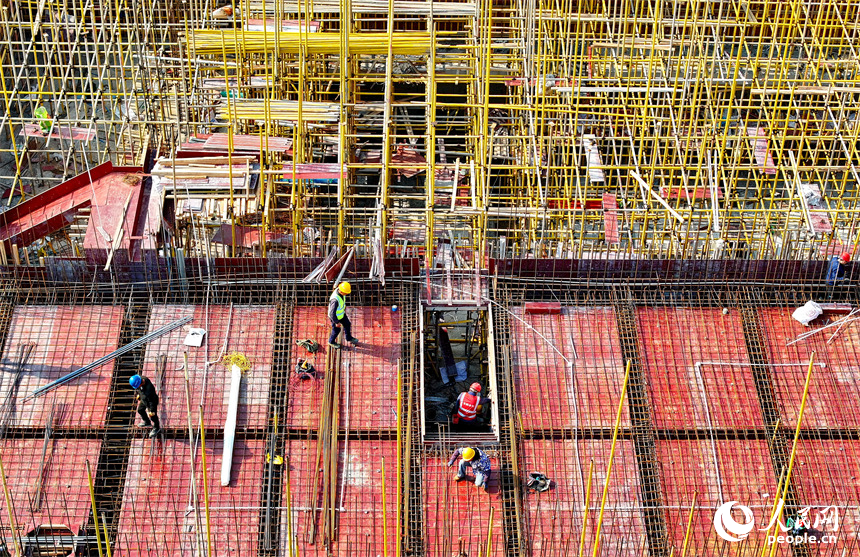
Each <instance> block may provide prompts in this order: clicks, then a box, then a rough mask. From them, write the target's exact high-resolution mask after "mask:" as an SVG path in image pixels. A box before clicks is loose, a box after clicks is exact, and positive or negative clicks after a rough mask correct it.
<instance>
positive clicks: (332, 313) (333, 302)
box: [328, 282, 358, 348]
mask: <svg viewBox="0 0 860 557" xmlns="http://www.w3.org/2000/svg"><path fill="white" fill-rule="evenodd" d="M350 292H352V286H350V284H349V283H348V282H342V283H340V284H339V285H338V287H337V288H335V289H334V292H332V293H331V297H330V298H329V299H328V319H329V321H331V334H330V335H329V337H328V345H329V346H331V347H333V348H340V345H339V344H338V343H337V336H338V335H339V334H340V329H341V327H343V332H344V338H346V341H347V342H351V343H352V344H356V345H357V344H358V339H357V338H355V337H354V336H352V323H350V322H349V317H347V316H346V298H345V296H347V295H349V293H350Z"/></svg>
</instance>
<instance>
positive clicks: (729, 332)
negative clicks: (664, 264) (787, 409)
mask: <svg viewBox="0 0 860 557" xmlns="http://www.w3.org/2000/svg"><path fill="white" fill-rule="evenodd" d="M636 322H637V328H638V333H639V345H640V348H641V352H642V356H643V365H644V368H645V377H646V382H647V387H648V394H649V396H650V400H651V407H652V416H653V419H654V425H655V426H656V427H658V428H673V429H695V428H755V427H761V426H762V424H763V421H762V416H761V407H760V406H759V402H758V397H757V395H756V389H755V381H754V379H753V373H752V367H751V366H750V365H749V356H748V354H747V350H746V341H745V339H744V332H743V325H742V322H741V316H740V314H739V313H738V312H737V311H735V310H732V311H730V312H729V313H728V314H723V312H722V309H721V308H662V307H661V308H637V310H636ZM696 364H699V365H698V366H697V365H696Z"/></svg>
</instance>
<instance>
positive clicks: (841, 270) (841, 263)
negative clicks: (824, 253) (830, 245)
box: [827, 252, 851, 286]
mask: <svg viewBox="0 0 860 557" xmlns="http://www.w3.org/2000/svg"><path fill="white" fill-rule="evenodd" d="M849 261H851V254H850V253H848V252H845V253H843V254H842V255H840V256H839V257H836V256H835V255H834V256H833V257H832V258H831V259H830V266H828V267H827V286H833V285H834V284H836V283H837V282H838V281H840V280H845V266H846V265H847V264H848V262H849Z"/></svg>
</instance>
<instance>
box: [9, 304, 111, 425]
mask: <svg viewBox="0 0 860 557" xmlns="http://www.w3.org/2000/svg"><path fill="white" fill-rule="evenodd" d="M122 313H123V309H122V307H121V306H78V307H70V306H18V307H16V308H15V311H14V313H13V314H12V321H11V323H10V325H9V333H8V335H7V337H6V343H5V346H4V349H3V366H2V369H0V400H7V397H10V396H11V398H9V399H8V400H10V401H11V411H10V413H9V414H8V422H7V423H8V425H15V426H24V427H37V428H44V427H45V424H46V422H47V420H48V417H49V416H50V415H51V409H52V408H54V427H55V428H56V427H73V428H87V427H89V428H93V427H101V426H103V425H104V421H105V415H106V412H107V406H108V399H109V398H110V387H111V373H112V372H113V363H112V362H111V363H108V364H105V365H103V366H101V367H99V368H98V369H95V370H93V371H90V372H89V373H86V374H84V375H83V376H81V377H79V378H77V379H74V380H72V381H70V382H68V383H66V384H65V385H63V386H61V387H59V388H57V389H55V390H53V391H51V392H50V393H48V394H46V395H45V396H42V397H40V398H36V399H33V400H30V401H27V402H24V398H25V397H26V396H27V395H29V394H30V393H32V392H33V391H34V390H36V389H37V388H39V387H42V386H44V385H47V384H48V383H50V382H52V381H55V380H56V379H59V378H60V377H62V376H63V375H66V374H67V373H70V372H72V371H74V370H76V369H78V368H80V367H83V366H84V365H86V364H89V363H92V362H94V361H95V360H98V359H99V358H101V357H103V356H105V355H107V354H110V353H111V352H113V351H114V350H116V349H117V343H118V341H119V333H120V328H121V327H122ZM30 342H34V343H35V344H36V346H35V348H34V349H33V352H32V354H31V355H30V358H29V360H27V364H26V365H25V366H24V370H23V372H22V373H21V376H20V378H19V381H18V383H17V385H16V380H15V375H16V373H15V370H16V368H17V366H16V362H17V360H18V357H19V354H20V353H21V347H22V346H24V345H25V344H27V343H30Z"/></svg>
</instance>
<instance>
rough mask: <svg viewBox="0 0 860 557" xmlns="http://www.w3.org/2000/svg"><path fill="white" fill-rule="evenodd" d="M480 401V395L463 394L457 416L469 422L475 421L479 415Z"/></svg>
mask: <svg viewBox="0 0 860 557" xmlns="http://www.w3.org/2000/svg"><path fill="white" fill-rule="evenodd" d="M480 400H481V397H479V396H478V395H473V394H472V393H463V394H462V395H460V409H459V410H458V411H457V415H458V416H460V418H461V419H463V420H466V421H467V422H471V421H474V419H475V416H477V414H478V402H480Z"/></svg>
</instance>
